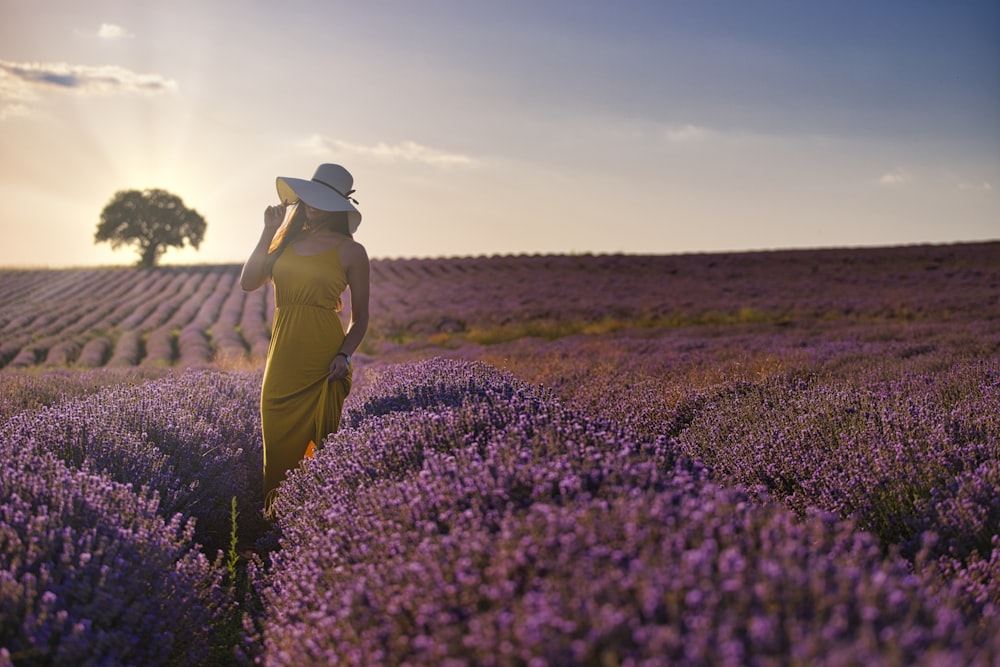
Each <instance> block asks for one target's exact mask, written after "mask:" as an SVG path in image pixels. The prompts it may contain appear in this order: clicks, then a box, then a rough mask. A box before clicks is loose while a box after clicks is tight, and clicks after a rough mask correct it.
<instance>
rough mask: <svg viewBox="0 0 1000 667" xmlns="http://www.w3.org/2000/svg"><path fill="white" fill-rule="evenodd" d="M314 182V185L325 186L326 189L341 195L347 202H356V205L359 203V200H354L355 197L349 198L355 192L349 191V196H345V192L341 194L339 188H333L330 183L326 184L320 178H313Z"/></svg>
mask: <svg viewBox="0 0 1000 667" xmlns="http://www.w3.org/2000/svg"><path fill="white" fill-rule="evenodd" d="M312 181H313V183H319V184H320V185H325V186H326V187H328V188H330V189H331V190H333V191H334V192H336V193H337V194H338V195H340V196H341V197H343V198H344V199H346V200H347V201H350V202H354V203H355V204H357V203H358V200H357V199H354V198H353V197H351V196H349V195H350V194H351V193H353V192H354V190H348V191H347V194H346V195H345V194H344V193H343V192H341V191H340V190H338V189H337V188H335V187H333V186H332V185H330V184H329V183H324V182H323V181H321V180H319V179H318V178H313V179H312Z"/></svg>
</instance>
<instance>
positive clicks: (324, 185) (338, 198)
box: [277, 164, 361, 234]
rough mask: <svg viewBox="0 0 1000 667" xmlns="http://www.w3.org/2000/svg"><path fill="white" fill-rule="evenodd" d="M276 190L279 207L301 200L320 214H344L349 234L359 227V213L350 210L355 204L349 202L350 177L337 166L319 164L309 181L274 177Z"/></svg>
mask: <svg viewBox="0 0 1000 667" xmlns="http://www.w3.org/2000/svg"><path fill="white" fill-rule="evenodd" d="M277 186H278V197H279V198H280V199H281V202H282V203H283V204H294V203H295V202H297V201H299V200H301V201H303V202H305V203H306V204H308V205H309V206H312V207H313V208H318V209H319V210H321V211H347V226H348V229H350V231H351V233H352V234H353V233H354V232H356V231H357V230H358V225H360V224H361V213H360V211H358V209H356V208H354V204H357V203H358V202H357V200H355V199H352V198H351V193H352V192H354V190H353V187H354V177H353V176H351V172H349V171H347V170H346V169H344V168H343V167H341V166H340V165H339V164H321V165H320V166H318V167H317V168H316V173H315V174H313V177H312V180H310V181H307V180H305V179H304V178H288V177H285V176H278V179H277Z"/></svg>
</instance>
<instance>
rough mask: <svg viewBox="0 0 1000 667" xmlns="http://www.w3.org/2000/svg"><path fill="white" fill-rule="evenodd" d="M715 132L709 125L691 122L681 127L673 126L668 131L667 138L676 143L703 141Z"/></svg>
mask: <svg viewBox="0 0 1000 667" xmlns="http://www.w3.org/2000/svg"><path fill="white" fill-rule="evenodd" d="M713 134H714V132H712V130H710V129H708V128H707V127H701V126H699V125H691V124H690V123H689V124H687V125H681V126H680V127H673V128H670V129H668V130H667V131H666V137H667V140H668V141H671V142H674V143H689V142H692V141H701V140H704V139H708V138H709V137H711V136H712V135H713Z"/></svg>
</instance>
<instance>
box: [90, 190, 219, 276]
mask: <svg viewBox="0 0 1000 667" xmlns="http://www.w3.org/2000/svg"><path fill="white" fill-rule="evenodd" d="M205 226H206V223H205V218H203V217H202V216H201V214H199V213H198V212H197V211H195V210H194V209H190V208H188V207H186V206H185V205H184V202H183V201H181V198H180V197H178V196H177V195H174V194H171V193H169V192H167V191H166V190H159V189H156V188H153V189H147V190H119V191H118V192H116V193H115V196H114V197H112V198H111V201H110V202H108V205H107V206H105V207H104V210H103V211H101V221H100V222H99V223H98V225H97V233H95V234H94V243H101V242H102V241H106V242H108V243H110V244H111V247H112V248H113V249H117V248H119V247H121V246H123V245H135V246H137V248H136V249H137V251H138V252H139V261H138V262H137V263H136V266H138V267H139V268H149V267H152V266H155V265H156V261H157V260H158V259H159V258H160V255H162V254H163V253H164V252H165V251H166V249H167V248H168V247H177V248H182V247H184V243H185V242H188V243H190V244H191V246H192V247H193V248H196V249H197V247H198V246H199V245H200V244H201V241H202V239H203V238H205Z"/></svg>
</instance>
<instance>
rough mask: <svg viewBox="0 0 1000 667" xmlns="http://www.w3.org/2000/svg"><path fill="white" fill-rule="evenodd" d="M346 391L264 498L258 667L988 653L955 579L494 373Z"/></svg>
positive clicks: (393, 373)
mask: <svg viewBox="0 0 1000 667" xmlns="http://www.w3.org/2000/svg"><path fill="white" fill-rule="evenodd" d="M462 395H466V396H467V399H466V400H458V398H457V397H459V396H462ZM354 405H355V406H361V407H358V408H356V409H354V410H352V411H349V414H348V419H347V422H348V424H347V426H346V427H345V428H344V429H343V430H342V431H341V432H339V433H338V434H336V435H335V436H333V437H332V438H330V439H329V440H328V441H327V442H326V443H325V446H324V448H323V449H322V450H321V452H320V454H319V455H318V456H317V458H316V459H314V460H312V461H310V462H309V463H308V464H307V465H305V466H304V467H303V468H302V469H301V470H298V471H296V472H294V473H293V474H292V475H291V476H290V479H289V481H288V483H287V484H286V485H285V486H284V487H283V488H282V492H281V494H280V496H279V498H278V501H277V505H276V509H277V511H278V515H279V526H280V529H281V532H282V542H281V549H280V550H279V551H278V552H276V553H275V554H274V556H273V565H274V567H273V570H272V573H271V579H270V582H269V584H268V585H266V586H265V587H264V589H263V591H262V593H263V599H264V600H265V604H266V607H265V608H266V614H264V615H263V616H262V617H261V618H260V619H259V624H260V640H261V643H262V646H263V656H262V660H263V662H264V664H270V665H282V664H315V663H317V662H319V663H322V662H335V663H337V664H454V665H459V664H477V665H478V664H484V665H488V664H531V663H533V662H534V663H536V664H606V663H608V662H609V661H610V662H613V663H616V664H672V663H673V664H733V665H736V664H767V663H769V662H774V663H780V662H787V661H792V662H800V663H813V662H815V663H826V664H840V663H845V664H846V663H848V662H850V663H851V664H867V663H868V662H872V663H883V664H884V663H885V662H886V661H895V662H896V664H956V665H957V664H984V665H985V664H990V662H991V661H992V660H994V659H996V657H997V656H998V655H1000V645H998V642H997V639H996V635H995V634H990V633H989V629H990V628H991V627H992V628H993V629H994V630H995V629H996V627H995V626H990V625H989V624H988V623H986V624H983V625H979V624H977V623H975V622H974V621H972V620H970V619H969V618H967V617H966V616H965V615H964V614H963V606H962V605H963V600H964V599H965V598H964V597H963V596H962V595H960V593H959V591H957V590H956V589H954V588H949V587H948V586H946V585H945V584H943V583H942V582H941V581H940V580H937V579H935V577H934V572H933V570H932V569H930V568H927V569H925V570H922V571H923V572H926V573H928V574H926V575H923V576H924V578H921V577H917V576H914V574H913V573H912V570H911V567H910V564H909V563H908V562H907V561H905V560H903V559H900V558H898V557H896V556H892V555H890V556H888V557H887V556H885V555H884V553H883V551H882V550H881V548H880V545H879V543H878V542H877V540H876V539H875V538H874V537H872V536H870V535H869V534H868V533H865V532H863V531H859V530H857V529H856V528H855V527H854V525H853V524H852V523H851V522H849V521H845V520H842V519H839V518H837V517H836V516H835V515H833V514H831V513H824V512H817V511H814V510H809V511H807V512H805V513H804V514H805V515H804V516H803V517H798V516H796V514H795V513H793V512H792V511H790V510H789V509H787V508H785V506H784V505H783V504H781V503H777V502H772V501H770V500H768V497H767V495H766V494H761V495H758V496H753V497H752V496H751V495H748V494H747V493H746V492H745V491H743V490H741V489H740V487H732V488H724V487H720V486H718V485H716V484H713V483H711V482H709V481H708V480H707V478H706V474H705V471H703V470H702V469H701V468H700V466H699V465H697V464H695V463H693V462H692V461H691V460H690V459H688V458H685V457H680V456H678V454H677V451H676V450H675V449H674V445H673V444H672V443H670V442H669V441H668V440H667V439H664V438H660V439H652V440H650V439H643V438H639V437H636V436H635V435H634V434H630V433H629V432H627V431H625V430H623V429H621V428H619V427H617V426H615V425H614V424H613V422H611V421H608V420H603V419H597V418H593V417H586V416H585V415H582V414H580V413H576V412H574V411H573V410H570V409H567V408H566V407H564V406H562V405H561V404H560V403H559V401H557V400H556V399H555V398H553V397H552V396H551V395H548V394H547V392H543V391H540V390H538V389H535V388H533V387H532V386H530V385H526V384H524V383H523V382H520V381H517V380H515V379H514V378H513V377H512V376H508V375H505V374H502V373H499V372H497V371H496V370H495V369H492V368H490V367H488V366H485V365H482V364H467V363H459V362H446V361H444V360H439V359H438V360H432V361H429V362H424V363H422V364H412V365H406V366H401V367H396V368H394V369H390V370H389V371H388V372H386V373H385V374H383V375H382V377H380V378H378V379H377V380H376V381H374V382H372V383H371V384H370V385H369V386H368V388H367V390H366V394H365V395H364V396H361V397H358V399H357V402H356V403H355V404H354ZM752 498H753V499H752ZM976 646H978V647H979V648H973V647H976Z"/></svg>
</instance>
